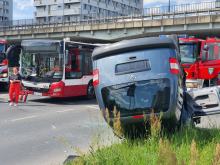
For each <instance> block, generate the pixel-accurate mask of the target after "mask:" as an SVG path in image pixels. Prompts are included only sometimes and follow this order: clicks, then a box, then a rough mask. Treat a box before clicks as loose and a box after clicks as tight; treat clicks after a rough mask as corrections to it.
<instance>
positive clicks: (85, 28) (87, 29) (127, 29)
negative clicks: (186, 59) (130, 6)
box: [0, 4, 220, 42]
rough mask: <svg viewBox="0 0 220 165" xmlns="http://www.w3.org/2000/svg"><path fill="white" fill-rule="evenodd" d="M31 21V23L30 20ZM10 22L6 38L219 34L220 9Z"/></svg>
mask: <svg viewBox="0 0 220 165" xmlns="http://www.w3.org/2000/svg"><path fill="white" fill-rule="evenodd" d="M219 6H220V5H219ZM31 21H32V22H31ZM26 22H28V23H23V24H19V22H18V23H8V24H5V25H4V26H3V25H2V26H0V38H4V39H7V40H18V41H19V40H22V39H39V38H51V39H53V38H54V39H55V38H56V39H58V38H59V39H61V38H65V37H69V38H71V39H72V40H76V41H87V42H95V41H96V42H109V41H117V40H121V39H124V38H136V37H144V36H154V35H160V34H191V35H199V36H204V37H205V36H220V35H219V34H220V8H219V7H218V6H216V4H215V5H214V6H213V5H211V7H209V6H208V7H203V8H200V9H198V7H197V8H195V9H192V10H188V9H185V10H183V9H181V10H178V11H169V12H163V13H161V12H159V13H158V12H157V13H152V12H151V13H147V14H146V13H143V14H142V15H138V16H131V17H118V18H103V19H92V20H84V21H80V22H54V23H36V22H34V20H28V21H26Z"/></svg>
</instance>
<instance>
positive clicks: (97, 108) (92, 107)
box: [86, 106, 99, 110]
mask: <svg viewBox="0 0 220 165" xmlns="http://www.w3.org/2000/svg"><path fill="white" fill-rule="evenodd" d="M86 107H87V108H91V109H96V110H99V107H98V106H86Z"/></svg>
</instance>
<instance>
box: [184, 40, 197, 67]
mask: <svg viewBox="0 0 220 165" xmlns="http://www.w3.org/2000/svg"><path fill="white" fill-rule="evenodd" d="M197 50H198V47H197V44H196V43H182V44H180V56H181V62H182V63H194V62H195V61H196V57H197V52H198V51H197Z"/></svg>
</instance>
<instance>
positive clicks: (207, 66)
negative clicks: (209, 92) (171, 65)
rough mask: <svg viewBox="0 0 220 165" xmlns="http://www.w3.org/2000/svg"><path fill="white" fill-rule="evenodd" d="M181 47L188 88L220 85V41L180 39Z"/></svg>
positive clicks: (213, 39)
mask: <svg viewBox="0 0 220 165" xmlns="http://www.w3.org/2000/svg"><path fill="white" fill-rule="evenodd" d="M179 45H180V55H181V63H182V67H183V68H184V70H185V72H186V78H187V81H186V83H187V87H189V88H201V87H208V86H215V85H219V84H220V81H219V78H220V39H217V38H207V39H206V40H202V39H198V38H194V37H189V38H180V43H179Z"/></svg>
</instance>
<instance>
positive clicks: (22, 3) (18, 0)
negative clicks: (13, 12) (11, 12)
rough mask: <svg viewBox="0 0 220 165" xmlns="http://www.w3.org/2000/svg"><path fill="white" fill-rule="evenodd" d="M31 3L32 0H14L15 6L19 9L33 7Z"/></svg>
mask: <svg viewBox="0 0 220 165" xmlns="http://www.w3.org/2000/svg"><path fill="white" fill-rule="evenodd" d="M33 3H34V2H33V0H14V5H15V7H16V8H17V9H20V10H23V9H27V8H29V7H33Z"/></svg>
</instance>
